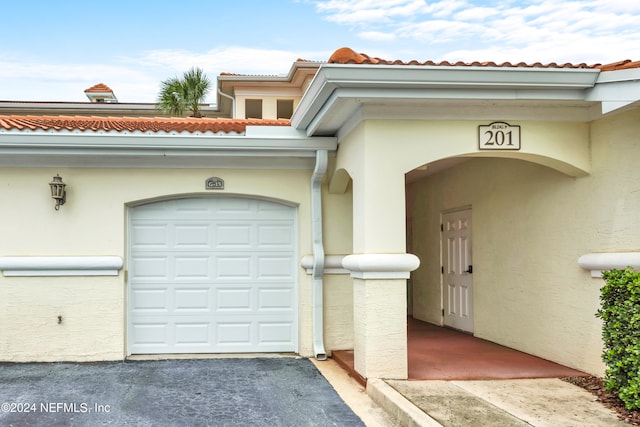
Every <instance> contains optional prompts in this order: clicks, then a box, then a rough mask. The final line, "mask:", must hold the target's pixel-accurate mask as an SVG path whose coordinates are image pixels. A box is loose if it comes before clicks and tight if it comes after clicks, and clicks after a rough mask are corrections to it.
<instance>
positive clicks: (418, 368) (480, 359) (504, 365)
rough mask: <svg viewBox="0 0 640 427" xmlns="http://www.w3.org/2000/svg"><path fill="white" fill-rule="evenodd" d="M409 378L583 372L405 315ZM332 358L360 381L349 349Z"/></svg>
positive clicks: (553, 375)
mask: <svg viewBox="0 0 640 427" xmlns="http://www.w3.org/2000/svg"><path fill="white" fill-rule="evenodd" d="M407 323H408V334H407V335H408V355H409V379H410V380H488V379H516V378H561V377H570V376H586V375H587V374H585V373H584V372H580V371H577V370H575V369H571V368H568V367H566V366H562V365H559V364H557V363H554V362H550V361H548V360H544V359H540V358H539V357H535V356H532V355H530V354H526V353H522V352H520V351H517V350H513V349H511V348H507V347H503V346H501V345H498V344H495V343H492V342H489V341H485V340H482V339H479V338H475V337H473V336H471V335H467V334H465V333H462V332H458V331H455V330H452V329H448V328H442V327H439V326H435V325H432V324H429V323H425V322H421V321H419V320H415V319H412V318H409V319H408V322H407ZM332 357H333V359H334V360H335V361H336V362H337V363H338V364H339V365H341V366H342V367H343V368H344V369H345V370H347V372H349V374H350V375H351V376H353V377H354V378H356V379H357V380H358V381H360V382H361V383H364V379H363V378H362V377H360V375H359V374H358V373H357V372H356V371H355V369H354V367H353V365H354V362H353V350H338V351H334V352H333V355H332Z"/></svg>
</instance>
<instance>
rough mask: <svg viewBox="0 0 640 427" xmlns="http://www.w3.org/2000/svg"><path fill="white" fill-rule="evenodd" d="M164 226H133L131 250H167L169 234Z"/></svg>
mask: <svg viewBox="0 0 640 427" xmlns="http://www.w3.org/2000/svg"><path fill="white" fill-rule="evenodd" d="M167 229H168V226H167V225H165V224H157V225H152V224H145V225H142V224H134V225H133V230H132V231H133V233H132V236H133V241H132V242H131V243H132V248H134V249H135V248H145V247H146V248H168V247H169V242H168V237H169V233H168V232H167Z"/></svg>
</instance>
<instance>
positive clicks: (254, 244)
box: [127, 197, 297, 354]
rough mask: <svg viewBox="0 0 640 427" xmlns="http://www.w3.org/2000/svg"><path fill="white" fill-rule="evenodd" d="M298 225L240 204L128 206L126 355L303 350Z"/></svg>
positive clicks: (228, 200)
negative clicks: (299, 318)
mask: <svg viewBox="0 0 640 427" xmlns="http://www.w3.org/2000/svg"><path fill="white" fill-rule="evenodd" d="M295 219H296V209H295V208H294V207H291V206H286V205H283V204H279V203H273V202H268V201H264V200H255V199H248V198H239V197H209V198H189V199H179V200H171V201H164V202H157V203H150V204H147V205H142V206H138V207H134V208H131V209H130V211H129V260H128V263H129V265H128V269H129V274H128V277H129V280H128V300H127V305H128V345H129V347H128V352H129V354H150V353H236V352H293V351H297V339H296V337H297V321H296V319H297V312H296V299H297V297H296V271H297V270H296V250H295V247H296V243H295V242H296V240H297V238H296V232H295Z"/></svg>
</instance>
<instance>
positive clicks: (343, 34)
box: [0, 0, 640, 103]
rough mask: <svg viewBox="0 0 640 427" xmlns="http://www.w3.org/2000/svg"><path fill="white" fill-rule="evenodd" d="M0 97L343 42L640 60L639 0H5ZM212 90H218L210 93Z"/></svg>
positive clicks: (494, 55)
mask: <svg viewBox="0 0 640 427" xmlns="http://www.w3.org/2000/svg"><path fill="white" fill-rule="evenodd" d="M1 19H2V20H1V24H0V40H2V43H0V100H11V101H81V102H83V101H87V98H86V97H85V95H84V90H85V89H87V88H88V87H90V86H93V85H94V84H96V83H105V84H106V85H108V86H109V87H111V88H112V89H113V90H114V92H115V94H116V96H117V97H118V99H119V100H120V101H121V102H154V101H155V99H156V96H157V92H158V89H159V84H160V82H161V81H162V80H164V79H166V78H169V77H174V76H179V75H181V74H182V72H183V71H185V70H187V69H188V68H190V67H193V66H197V67H201V68H203V69H204V70H205V72H206V73H207V75H209V77H210V78H211V79H212V80H214V81H215V78H216V76H218V75H219V74H220V72H233V73H242V74H284V73H287V72H288V71H289V69H290V67H291V64H292V63H293V61H295V60H296V59H297V58H302V59H308V60H319V61H326V60H327V59H328V58H329V57H330V56H331V53H333V52H334V51H335V50H336V49H338V48H340V47H343V46H348V47H351V48H353V49H354V50H356V51H357V52H363V53H366V54H368V55H371V56H377V57H381V58H385V59H401V60H405V61H408V60H411V59H418V60H420V61H426V60H434V61H440V60H450V61H458V60H463V61H474V60H479V61H496V62H502V61H511V62H520V61H525V62H530V63H533V62H537V61H540V62H545V63H546V62H552V61H556V62H563V63H564V62H574V63H580V62H586V63H589V64H593V63H609V62H614V61H618V60H623V59H632V60H640V1H638V0H502V1H491V0H436V1H427V0H317V1H316V0H271V1H265V0H257V1H249V0H235V1H228V0H227V1H214V0H198V1H195V0H181V1H179V2H178V1H173V2H168V1H161V0H155V1H147V0H125V1H121V0H110V1H101V0H92V1H87V0H83V1H77V0H32V1H30V2H17V1H15V2H7V3H6V4H3V13H2V17H1ZM208 102H212V103H213V102H215V94H214V93H212V94H211V95H210V97H209V99H208Z"/></svg>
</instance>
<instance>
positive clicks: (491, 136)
mask: <svg viewBox="0 0 640 427" xmlns="http://www.w3.org/2000/svg"><path fill="white" fill-rule="evenodd" d="M478 143H479V147H478V148H479V149H480V150H519V149H520V126H512V125H510V124H509V123H505V122H493V123H491V124H489V125H480V126H478Z"/></svg>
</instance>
